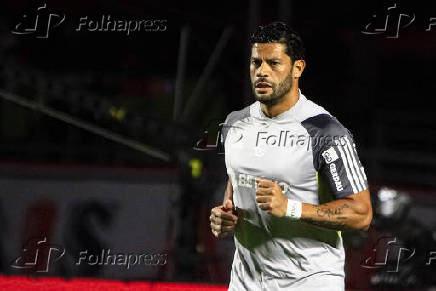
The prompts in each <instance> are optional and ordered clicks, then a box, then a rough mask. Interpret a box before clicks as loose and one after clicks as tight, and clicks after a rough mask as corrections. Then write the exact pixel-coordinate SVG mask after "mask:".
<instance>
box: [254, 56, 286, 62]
mask: <svg viewBox="0 0 436 291" xmlns="http://www.w3.org/2000/svg"><path fill="white" fill-rule="evenodd" d="M251 59H252V60H254V61H260V60H261V58H256V57H251ZM281 60H282V59H281V58H270V59H266V61H267V62H272V61H281Z"/></svg>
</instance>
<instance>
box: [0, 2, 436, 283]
mask: <svg viewBox="0 0 436 291" xmlns="http://www.w3.org/2000/svg"><path fill="white" fill-rule="evenodd" d="M44 4H45V5H46V6H45V8H44V9H39V10H38V8H39V7H42V6H43V5H44ZM394 5H395V6H396V7H395V8H394V9H391V10H387V8H388V7H392V6H394ZM401 14H406V15H408V16H410V18H408V17H404V16H403V18H401V16H400V15H401ZM0 15H1V16H0V97H1V98H0V271H1V274H2V276H1V277H0V286H1V287H2V288H4V289H5V290H6V289H11V290H12V289H14V288H15V289H16V290H23V289H20V288H18V287H17V286H22V288H30V289H31V288H33V287H32V286H39V287H35V288H42V289H44V288H45V289H46V290H48V289H49V287H50V288H52V290H56V288H61V287H59V286H65V287H62V288H77V289H84V288H85V289H86V288H93V289H103V288H105V289H107V288H109V289H111V288H112V289H116V288H119V290H126V288H127V289H128V288H131V289H140V288H143V290H151V289H153V288H154V289H156V290H157V289H159V288H160V289H162V290H194V289H195V288H199V289H198V290H201V289H206V288H209V289H208V290H213V288H214V287H213V286H216V288H218V289H219V290H225V285H226V284H227V283H228V281H229V275H230V264H231V261H232V255H233V251H234V247H233V241H232V238H231V237H229V238H226V239H224V240H222V241H216V240H214V239H213V237H212V235H211V234H210V232H209V222H208V216H209V211H210V208H211V207H212V206H214V205H216V204H218V203H220V202H221V200H222V193H223V190H224V186H225V179H226V176H225V165H224V159H223V157H224V156H223V155H221V154H219V153H217V151H216V150H213V147H207V146H206V145H213V144H214V143H215V140H216V136H217V132H218V130H219V127H218V124H219V123H220V122H222V121H223V120H224V118H225V116H226V114H228V113H229V112H230V111H232V110H237V109H240V108H242V107H243V106H246V105H248V104H250V103H251V102H252V96H251V89H250V83H249V78H248V56H249V48H248V45H247V41H248V35H249V33H250V32H251V31H252V30H253V28H254V27H256V26H257V25H259V24H263V23H268V22H270V21H275V20H282V21H287V22H288V23H290V24H291V26H292V27H294V28H295V29H296V30H297V31H299V32H300V34H301V35H302V37H303V40H304V41H305V45H306V49H307V64H308V66H307V69H306V71H305V73H304V76H303V79H302V82H301V88H302V92H303V93H304V94H305V95H306V96H308V97H309V98H310V99H312V100H314V101H315V102H317V103H318V104H321V105H322V106H324V107H325V108H327V109H328V110H329V111H330V112H332V113H333V114H334V115H335V116H336V117H338V119H339V120H341V122H342V123H343V124H344V125H345V126H346V127H347V128H349V129H350V130H351V132H352V133H353V134H354V137H355V140H356V143H357V144H358V150H359V153H360V156H361V159H362V162H363V164H364V165H365V168H366V172H367V176H368V179H369V181H370V186H371V192H372V198H373V202H374V208H375V209H376V213H375V218H374V221H373V226H372V227H371V229H370V231H369V232H368V233H360V232H351V233H345V234H344V238H345V244H346V247H347V262H346V274H347V277H346V284H347V289H348V290H380V288H385V289H384V290H399V289H404V290H434V289H430V288H431V287H432V286H433V287H435V286H436V280H435V276H434V272H435V266H436V258H435V260H434V262H433V264H428V265H427V264H426V262H428V261H429V256H431V254H434V253H432V252H436V227H435V225H436V212H435V207H436V196H435V188H436V154H435V150H434V149H435V146H436V137H435V136H436V135H435V134H434V133H435V131H436V121H435V118H434V108H433V104H434V102H432V101H433V99H434V98H435V93H434V92H435V89H436V82H435V74H434V68H435V57H436V24H434V25H433V30H430V31H426V30H427V29H428V28H429V27H430V28H431V27H432V26H431V23H434V22H436V21H435V20H434V18H435V17H436V5H435V3H434V2H430V1H427V2H416V1H415V2H413V1H379V2H377V3H376V2H374V3H368V2H366V1H355V2H335V3H332V2H331V1H325V2H321V1H285V0H281V1H262V0H251V1H232V2H223V1H212V2H201V3H199V2H190V3H184V2H182V1H179V2H169V1H167V2H162V1H137V0H130V1H124V2H120V1H61V0H58V1H24V0H15V1H3V2H2V3H1V4H0ZM23 15H26V17H24V16H23ZM36 15H39V16H40V18H39V24H38V27H37V29H36V30H34V31H33V32H32V33H28V34H16V33H13V31H15V32H16V31H17V27H16V26H17V24H18V23H21V24H22V26H21V27H18V28H19V29H22V27H24V26H26V27H31V26H32V24H34V23H35V16H36ZM102 15H110V16H111V17H112V19H118V20H132V19H138V20H142V19H148V20H150V19H152V20H164V22H162V23H164V26H165V29H162V30H163V31H155V32H153V31H149V32H146V31H140V32H139V31H138V32H131V33H130V34H129V35H127V34H126V32H123V31H106V32H104V31H83V30H82V31H77V28H78V23H79V22H80V18H81V17H88V19H91V20H92V19H94V20H99V19H101V17H102ZM373 15H377V16H376V17H373ZM386 15H389V17H390V18H389V21H390V22H389V25H388V28H387V30H386V31H382V32H380V33H379V34H365V33H362V30H365V26H366V25H367V24H368V23H370V22H373V24H374V26H377V27H383V24H384V20H385V19H386ZM62 16H65V20H64V21H63V22H62V23H60V24H59V26H57V27H54V26H55V25H54V23H55V21H58V20H59V19H60V17H62ZM412 16H414V21H413V22H412V23H411V24H410V25H409V26H407V27H403V26H406V25H405V24H407V22H408V19H411V17H412ZM50 19H51V20H52V21H53V22H51V23H50V22H49V20H50ZM432 19H433V20H432ZM395 21H397V22H395ZM398 21H399V22H398ZM401 21H403V22H401ZM397 24H398V25H397ZM47 25H49V26H50V30H49V31H48V32H49V35H48V37H47V38H45V37H44V36H46V32H47V30H46V27H47ZM398 27H399V28H400V29H399V35H398V37H395V36H396V32H397V28H398ZM373 32H374V31H373ZM197 141H200V143H198V142H197ZM194 146H197V147H201V146H204V147H205V148H206V149H211V150H202V151H199V150H195V149H194ZM381 238H391V239H390V241H392V240H395V243H394V244H391V246H393V245H395V246H396V247H397V250H398V248H400V249H401V248H403V249H406V250H409V251H411V250H414V253H413V255H412V256H411V259H407V258H408V257H407V258H406V256H405V255H404V253H401V250H400V252H399V253H398V252H397V255H398V256H396V257H395V256H391V255H389V260H388V261H387V262H386V263H385V264H384V265H383V264H382V265H380V264H379V265H377V264H374V261H371V260H369V261H368V260H366V261H365V259H367V258H371V256H374V255H375V252H374V249H375V248H376V247H375V246H377V250H378V255H380V254H385V253H386V250H380V248H379V247H383V246H382V244H381V243H380V239H381ZM377 242H378V243H377ZM385 246H386V245H385ZM26 248H27V253H26V251H24V250H23V249H26ZM108 249H110V251H111V252H112V253H118V254H147V255H150V254H160V255H164V256H165V258H166V260H165V263H164V264H161V265H159V264H157V265H153V264H152V265H147V266H144V265H141V266H140V265H135V266H131V267H130V268H127V267H126V265H123V264H121V263H120V264H118V265H104V264H98V263H97V264H92V262H91V263H89V261H88V263H87V264H85V263H83V264H77V262H78V261H79V258H80V252H81V251H84V250H86V251H87V252H88V254H94V255H96V256H98V255H99V254H101V252H102V250H108ZM36 250H39V251H40V253H39V259H36V260H35V261H33V264H32V262H31V259H32V258H35V254H36ZM390 250H391V254H395V251H394V250H392V249H390ZM50 255H52V256H51V257H50ZM402 255H404V256H403V257H402ZM44 258H45V259H44ZM372 258H373V257H372ZM23 262H27V263H28V264H25V263H24V264H23ZM430 262H431V260H430ZM396 266H399V268H398V269H397V270H396V271H392V270H393V269H392V267H394V269H395V267H396ZM30 277H38V278H39V277H41V278H46V277H56V278H51V279H38V280H36V279H26V278H30ZM59 278H60V279H59ZM69 278H78V279H75V280H72V281H62V280H63V279H65V280H66V279H69ZM81 278H82V279H83V280H84V281H80V280H81ZM89 279H92V280H97V279H101V280H118V281H87V280H89ZM26 280H27V281H26ZM35 280H36V281H35ZM41 280H42V281H41ZM44 280H46V281H44ZM77 280H79V281H77ZM122 281H128V282H136V283H129V284H130V285H129V284H124V283H120V282H122ZM37 282H38V283H37ZM44 282H45V283H44ZM90 282H93V283H90ZM96 282H97V283H96ZM98 282H100V284H101V285H98V286H97V285H92V284H98ZM151 282H182V283H183V282H185V285H183V284H181V285H180V284H179V285H177V284H175V283H174V284H171V283H170V284H164V283H151ZM188 283H189V284H191V285H189V284H188ZM2 284H3V285H2ZM38 284H39V285H38ZM44 284H47V285H44ZM65 284H66V285H65ZM87 284H88V285H87ZM89 284H91V285H89ZM105 284H109V285H105ZM111 284H113V285H111ZM123 284H124V285H123ZM135 284H136V285H135ZM141 284H142V285H141ZM153 284H154V285H153ZM159 284H160V285H159ZM186 284H188V285H186ZM193 284H200V285H193ZM201 284H209V285H201ZM23 286H24V287H23ZM26 286H27V287H26ZM86 286H88V287H86ZM89 286H94V287H89ZM195 286H197V287H195ZM198 286H199V287H198ZM123 288H124V289H123ZM147 288H148V289H147ZM165 288H167V289H165ZM218 289H217V290H218ZM50 290H51V289H50Z"/></svg>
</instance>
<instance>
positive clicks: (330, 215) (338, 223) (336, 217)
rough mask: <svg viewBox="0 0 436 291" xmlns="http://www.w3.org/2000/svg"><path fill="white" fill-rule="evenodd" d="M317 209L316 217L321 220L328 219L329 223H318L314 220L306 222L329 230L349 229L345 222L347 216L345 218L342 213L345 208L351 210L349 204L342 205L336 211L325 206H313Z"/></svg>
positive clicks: (308, 219) (307, 219) (310, 219)
mask: <svg viewBox="0 0 436 291" xmlns="http://www.w3.org/2000/svg"><path fill="white" fill-rule="evenodd" d="M313 207H314V208H315V212H316V216H317V217H319V218H327V219H328V221H317V220H314V219H312V218H306V219H305V221H306V222H308V223H310V224H313V225H317V226H322V227H327V228H333V229H337V228H342V229H345V228H347V226H346V223H345V220H346V219H347V217H346V216H344V213H343V212H342V211H343V210H344V209H345V208H350V206H349V205H348V204H347V203H344V204H342V205H341V206H339V207H336V208H334V209H330V208H327V207H325V206H319V205H313Z"/></svg>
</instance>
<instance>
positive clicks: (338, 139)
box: [318, 130, 368, 198]
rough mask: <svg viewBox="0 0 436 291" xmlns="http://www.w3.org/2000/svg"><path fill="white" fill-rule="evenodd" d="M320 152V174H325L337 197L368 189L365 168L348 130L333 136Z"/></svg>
mask: <svg viewBox="0 0 436 291" xmlns="http://www.w3.org/2000/svg"><path fill="white" fill-rule="evenodd" d="M318 154H319V157H318V161H319V174H321V175H323V176H324V178H325V180H326V181H327V182H328V184H329V186H330V187H329V188H330V190H331V191H332V192H333V194H334V196H335V197H336V198H343V197H346V196H348V195H351V194H355V193H358V192H361V191H364V190H366V189H368V181H367V178H366V174H365V169H364V168H363V166H362V163H361V162H360V159H359V156H358V154H357V149H356V144H355V143H354V140H353V137H352V135H351V134H350V133H349V132H348V130H345V132H344V134H342V135H338V136H332V138H331V140H330V141H329V142H326V144H325V145H324V146H323V147H322V149H321V150H320V151H319V152H318Z"/></svg>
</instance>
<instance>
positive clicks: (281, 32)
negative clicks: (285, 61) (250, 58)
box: [250, 22, 305, 63]
mask: <svg viewBox="0 0 436 291" xmlns="http://www.w3.org/2000/svg"><path fill="white" fill-rule="evenodd" d="M271 42H278V43H283V44H285V45H286V54H287V55H288V56H289V57H290V58H291V62H292V63H293V62H294V61H295V60H304V57H305V56H304V53H305V49H304V44H303V40H302V39H301V37H300V35H299V34H298V33H297V32H295V31H294V30H293V29H291V28H290V27H289V26H288V25H287V24H286V23H284V22H273V23H270V24H268V25H265V26H258V27H257V29H256V30H255V31H254V32H253V34H252V35H251V36H250V47H253V44H255V43H271Z"/></svg>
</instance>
